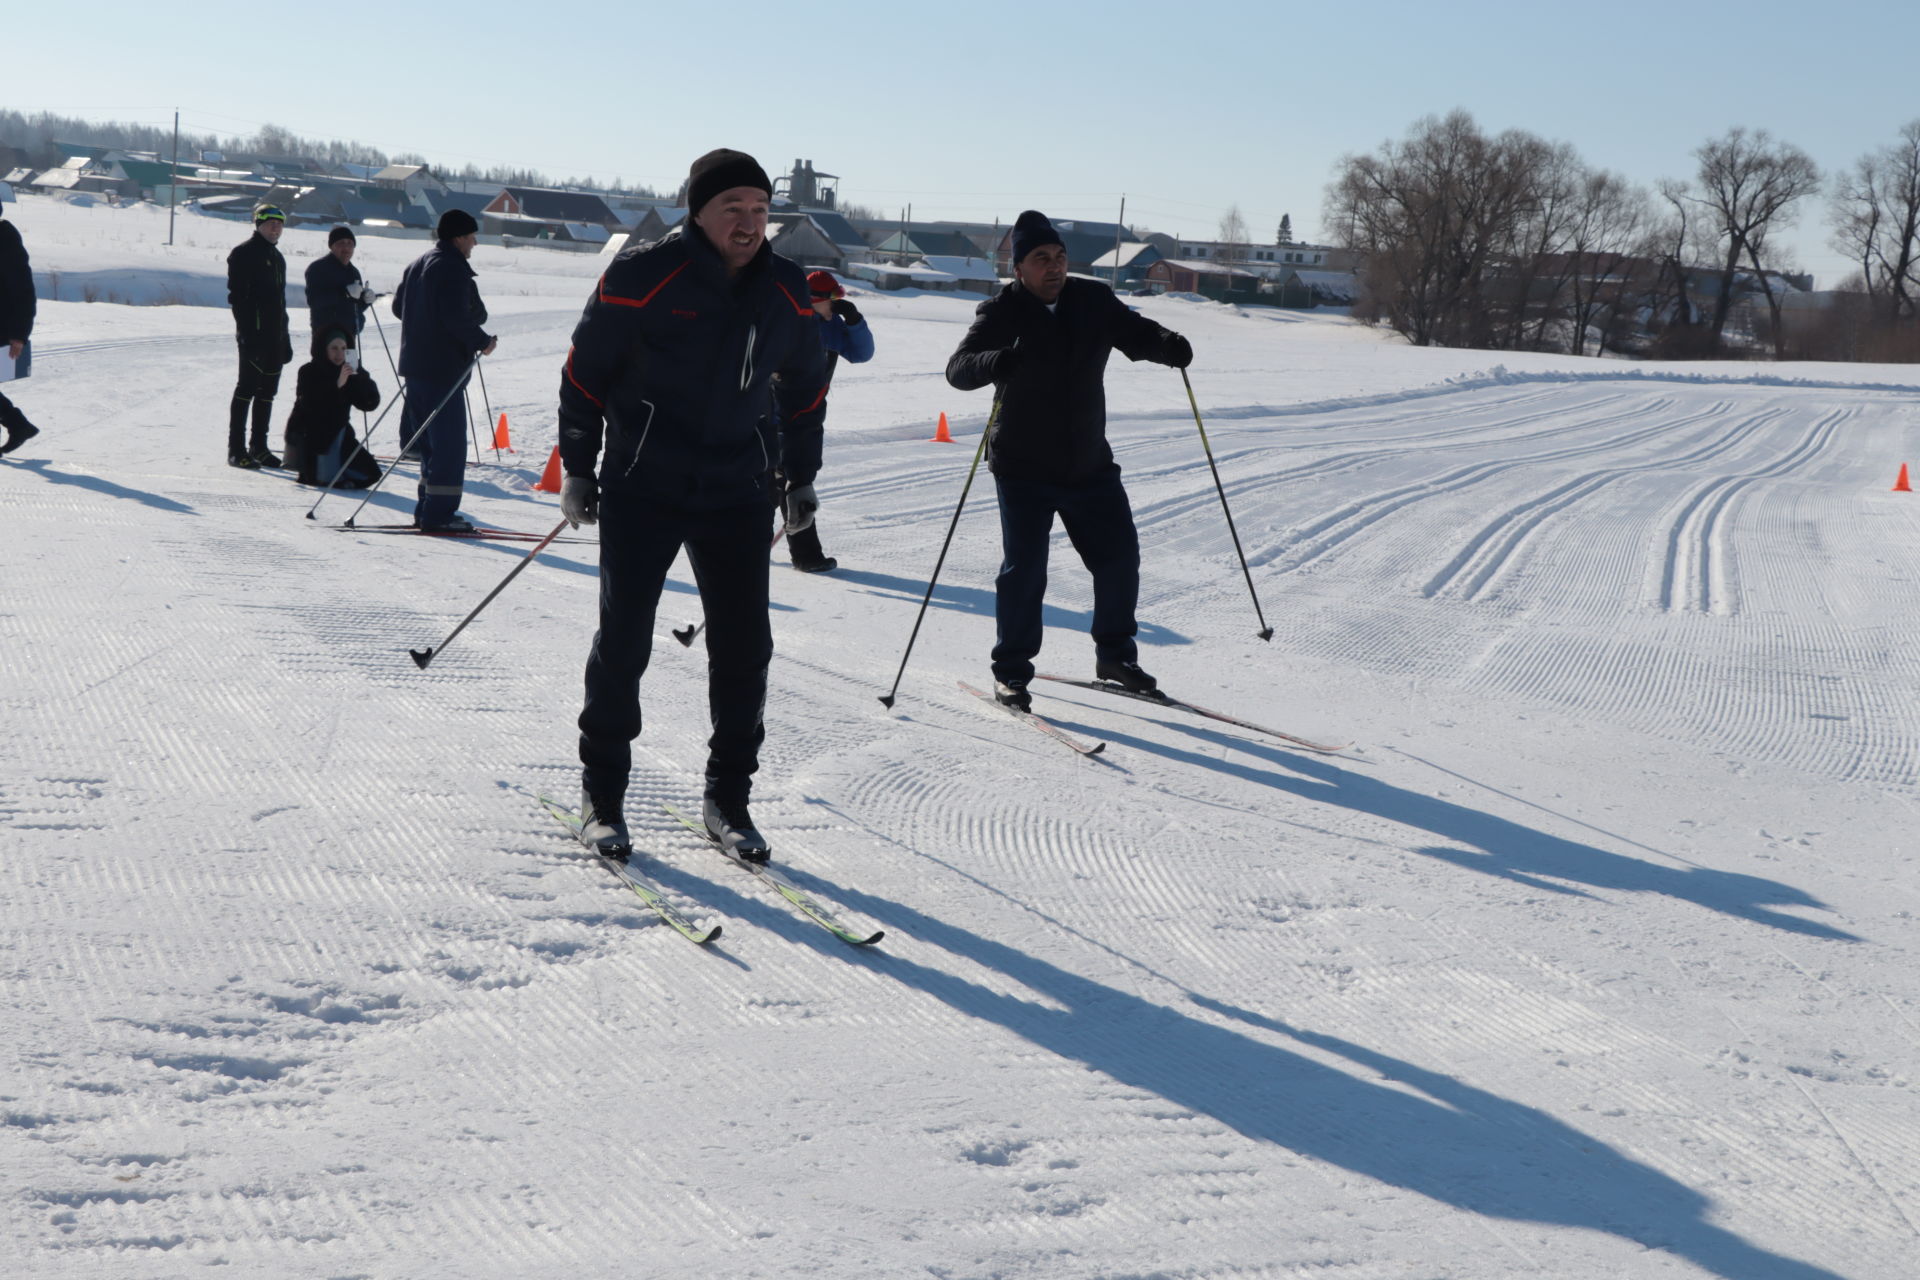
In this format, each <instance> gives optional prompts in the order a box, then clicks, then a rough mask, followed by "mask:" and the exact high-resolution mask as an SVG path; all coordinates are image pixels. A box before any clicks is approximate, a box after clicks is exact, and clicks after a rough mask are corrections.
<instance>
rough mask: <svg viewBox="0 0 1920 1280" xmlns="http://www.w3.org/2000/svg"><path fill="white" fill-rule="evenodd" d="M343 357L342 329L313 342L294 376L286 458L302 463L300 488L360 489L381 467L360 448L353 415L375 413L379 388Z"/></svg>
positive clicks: (345, 351)
mask: <svg viewBox="0 0 1920 1280" xmlns="http://www.w3.org/2000/svg"><path fill="white" fill-rule="evenodd" d="M347 353H348V347H347V335H346V332H345V330H342V329H330V330H328V331H327V332H325V333H324V334H322V335H320V338H317V339H316V340H315V341H314V344H313V359H311V360H309V361H307V363H305V364H303V365H301V366H300V372H299V373H298V374H296V375H294V381H293V413H292V414H291V415H290V416H289V417H288V418H287V454H288V456H289V457H298V458H299V459H300V464H299V474H300V483H301V484H324V485H332V486H333V487H334V488H336V489H364V488H366V487H367V486H368V485H370V484H372V483H373V482H374V480H376V479H377V478H379V475H380V468H379V467H378V466H377V465H375V463H374V461H373V458H372V457H370V456H369V455H368V454H367V452H366V450H364V449H361V448H359V443H360V442H359V439H358V438H357V437H356V436H355V435H354V432H353V411H354V410H355V409H358V410H360V412H362V413H372V412H373V411H374V410H375V409H378V408H379V407H380V388H379V387H377V386H375V385H374V381H373V377H372V375H370V374H369V373H368V372H367V371H366V370H365V369H361V368H357V367H356V366H355V363H354V361H352V360H351V359H349V358H348V354H347ZM342 468H344V469H345V474H342Z"/></svg>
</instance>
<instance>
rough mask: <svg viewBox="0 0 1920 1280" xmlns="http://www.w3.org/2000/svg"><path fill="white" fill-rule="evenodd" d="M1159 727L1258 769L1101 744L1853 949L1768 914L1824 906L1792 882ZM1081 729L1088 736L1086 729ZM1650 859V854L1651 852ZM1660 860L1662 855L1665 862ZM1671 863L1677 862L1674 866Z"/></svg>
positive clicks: (1797, 921)
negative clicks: (1632, 850) (1639, 854)
mask: <svg viewBox="0 0 1920 1280" xmlns="http://www.w3.org/2000/svg"><path fill="white" fill-rule="evenodd" d="M1155 723H1157V724H1161V725H1162V726H1163V727H1165V728H1169V729H1173V730H1174V731H1176V732H1178V733H1181V734H1185V735H1187V736H1188V737H1191V738H1194V739H1197V740H1199V741H1202V742H1206V743H1208V744H1210V745H1212V746H1215V747H1229V748H1231V749H1232V750H1233V751H1235V752H1237V753H1239V754H1240V755H1241V756H1243V757H1252V758H1253V759H1254V760H1256V761H1259V762H1262V763H1263V764H1267V765H1273V766H1278V767H1277V768H1265V767H1261V765H1260V764H1254V763H1241V762H1239V761H1236V760H1233V759H1221V758H1220V757H1218V756H1214V755H1209V754H1206V753H1204V752H1199V751H1190V750H1186V749H1184V748H1181V747H1178V746H1174V745H1172V744H1170V743H1167V742H1164V741H1154V740H1152V739H1148V738H1142V737H1138V736H1135V735H1132V734H1126V733H1114V732H1112V731H1111V730H1110V729H1109V730H1107V731H1105V732H1103V733H1101V736H1103V737H1105V738H1106V739H1107V741H1108V742H1110V743H1115V744H1123V745H1126V746H1130V747H1134V748H1136V749H1138V750H1140V751H1142V752H1145V753H1148V754H1152V755H1157V756H1159V757H1161V758H1162V759H1166V760H1174V761H1178V762H1180V763H1183V764H1192V765H1197V766H1199V767H1201V768H1205V769H1211V770H1213V771H1214V772H1216V773H1223V774H1227V775H1229V776H1232V777H1236V778H1242V779H1245V780H1246V781H1248V782H1254V783H1258V784H1260V785H1262V786H1266V787H1271V788H1273V789H1274V790H1276V791H1281V792H1285V793H1286V794H1289V795H1293V796H1297V797H1299V798H1300V799H1302V800H1307V801H1311V802H1313V803H1316V804H1324V805H1330V806H1334V807H1337V808H1342V809H1348V810H1351V811H1353V812H1355V813H1363V814H1367V815H1369V816H1371V817H1375V818H1383V819H1385V820H1387V821H1388V822H1392V823H1396V824H1398V825H1400V826H1403V827H1411V828H1413V829H1414V830H1417V831H1426V832H1429V833H1431V834H1433V835H1435V836H1438V837H1440V838H1441V839H1442V840H1443V841H1445V842H1446V843H1444V844H1435V845H1416V846H1412V851H1413V852H1415V853H1420V854H1423V855H1425V856H1427V857H1430V858H1433V859H1435V860H1437V861H1441V862H1447V863H1451V864H1453V865H1454V866H1457V867H1460V868H1462V869H1463V870H1468V871H1477V872H1479V873H1481V874H1482V875H1490V876H1497V877H1499V878H1500V879H1503V880H1510V881H1512V882H1514V883H1515V884H1522V885H1526V886H1527V887H1529V888H1533V889H1540V890H1543V891H1546V892H1549V893H1559V894H1570V895H1576V896H1583V897H1585V896H1592V895H1590V894H1588V893H1586V892H1585V890H1583V889H1582V888H1580V887H1577V886H1585V889H1591V890H1610V891H1614V892H1623V893H1653V894H1660V895H1662V896H1664V897H1668V898H1674V899H1678V900H1680V901H1683V902H1691V903H1693V904H1694V905H1696V906H1699V907H1704V908H1706V909H1707V910H1709V911H1716V912H1719V913H1720V914H1722V915H1728V916H1733V917H1735V918H1736V919H1741V920H1750V921H1752V922H1753V923H1755V924H1763V925H1768V926H1770V927H1772V928H1775V929H1782V930H1785V931H1787V932H1789V933H1799V934H1804V935H1806V936H1808V937H1812V938H1826V939H1829V940H1832V941H1838V942H1862V941H1864V939H1863V938H1861V937H1860V936H1859V935H1857V934H1853V933H1849V932H1847V931H1846V930H1844V929H1840V928H1836V927H1834V926H1832V925H1828V924H1823V923H1821V922H1820V921H1817V920H1805V919H1802V918H1800V917H1799V916H1794V915H1788V914H1787V913H1786V912H1784V911H1780V910H1775V909H1774V908H1780V907H1801V908H1807V909H1811V910H1821V911H1824V910H1827V909H1828V908H1827V904H1826V903H1824V902H1822V901H1820V899H1818V898H1816V897H1814V896H1813V895H1812V894H1810V893H1807V892H1806V891H1805V890H1803V889H1797V888H1795V887H1793V886H1792V885H1788V884H1782V883H1781V882H1780V881H1778V880H1768V879H1765V878H1764V877H1761V876H1750V875H1745V874H1742V873H1740V872H1735V871H1716V870H1714V869H1713V868H1711V867H1703V866H1700V865H1698V864H1695V863H1685V864H1683V865H1678V866H1663V865H1661V864H1659V863H1656V862H1651V861H1648V860H1646V859H1643V858H1636V857H1632V856H1630V855H1627V854H1622V853H1615V852H1612V851H1611V850H1608V849H1603V848H1601V847H1599V846H1598V845H1593V844H1587V843H1584V842H1582V841H1579V840H1574V839H1571V838H1568V837H1566V836H1558V835H1554V834H1552V833H1551V832H1548V831H1543V830H1541V829H1539V828H1538V827H1530V826H1528V825H1527V824H1525V823H1523V822H1519V821H1516V820H1514V819H1511V818H1503V817H1500V816H1498V815H1497V814H1491V813H1486V812H1483V811H1481V810H1478V809H1472V808H1469V807H1467V806H1466V805H1462V804H1457V803H1455V802H1453V801H1451V800H1443V799H1441V798H1440V797H1438V796H1429V795H1422V794H1420V793H1419V792H1416V791H1410V790H1408V789H1407V788H1405V787H1398V786H1395V785H1394V784H1392V783H1391V782H1388V781H1386V780H1384V779H1383V778H1379V777H1374V776H1370V775H1368V774H1365V773H1361V772H1358V771H1356V770H1355V769H1353V768H1351V767H1349V766H1348V765H1345V764H1342V763H1341V762H1339V761H1337V760H1334V759H1331V758H1329V757H1325V756H1318V755H1308V754H1306V753H1301V752H1293V751H1288V750H1286V749H1284V748H1281V747H1276V746H1270V745H1268V744H1266V743H1263V742H1254V741H1250V740H1248V739H1246V738H1242V737H1238V736H1235V735H1232V734H1227V733H1221V732H1218V731H1216V730H1213V729H1210V728H1205V727H1202V726H1200V725H1189V724H1183V723H1168V722H1165V721H1156V722H1155ZM1088 732H1090V733H1091V732H1097V731H1096V730H1092V729H1089V730H1088ZM1655 852H1657V851H1655ZM1666 856H1670V855H1666ZM1676 861H1678V859H1676Z"/></svg>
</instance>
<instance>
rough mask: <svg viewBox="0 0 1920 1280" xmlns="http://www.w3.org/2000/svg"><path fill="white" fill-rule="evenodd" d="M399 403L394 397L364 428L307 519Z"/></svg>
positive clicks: (369, 443) (370, 441)
mask: <svg viewBox="0 0 1920 1280" xmlns="http://www.w3.org/2000/svg"><path fill="white" fill-rule="evenodd" d="M400 401H401V397H395V398H394V399H392V400H389V401H387V407H386V408H384V409H382V410H381V411H380V416H379V417H377V418H375V419H374V420H373V425H372V426H371V427H368V428H366V434H365V435H363V436H361V437H360V439H359V440H357V441H355V442H354V446H353V452H352V453H351V454H349V455H348V456H347V460H346V461H345V462H343V463H341V464H340V469H339V470H338V471H336V472H334V473H333V478H332V479H331V480H328V481H327V487H326V488H325V489H322V490H321V491H320V496H319V497H317V498H315V499H314V500H313V505H312V506H311V507H308V508H307V519H309V520H311V519H313V518H314V514H313V513H314V512H316V511H318V510H319V509H320V504H321V503H323V502H325V501H326V500H327V497H328V495H330V494H331V493H332V492H333V487H334V486H335V485H337V484H339V483H340V477H341V476H344V475H345V474H347V472H348V471H349V470H351V469H352V467H353V461H354V459H355V458H358V457H359V456H360V455H361V454H363V453H368V451H369V448H370V446H371V445H372V444H373V433H374V432H376V431H378V430H379V429H380V424H381V423H383V422H385V421H386V420H387V415H388V414H389V413H392V412H393V406H395V405H397V404H399V403H400ZM360 416H361V417H362V418H363V419H364V418H365V417H366V416H367V415H366V414H365V413H362V414H361V415H360Z"/></svg>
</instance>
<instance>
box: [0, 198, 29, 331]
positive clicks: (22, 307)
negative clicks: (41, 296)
mask: <svg viewBox="0 0 1920 1280" xmlns="http://www.w3.org/2000/svg"><path fill="white" fill-rule="evenodd" d="M33 313H34V298H33V266H32V264H31V263H30V262H29V261H28V260H27V246H26V245H24V244H22V243H21V242H20V230H19V228H18V227H15V226H14V225H13V224H12V223H11V222H8V221H7V220H6V219H5V218H0V346H4V345H5V344H6V343H9V342H12V341H13V340H14V339H16V338H18V339H19V340H20V341H22V342H25V341H26V340H27V339H28V338H31V337H32V336H33Z"/></svg>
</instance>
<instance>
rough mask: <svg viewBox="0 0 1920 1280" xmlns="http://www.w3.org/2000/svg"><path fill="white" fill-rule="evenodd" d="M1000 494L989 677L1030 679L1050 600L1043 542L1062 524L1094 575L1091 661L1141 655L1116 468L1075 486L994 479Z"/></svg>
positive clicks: (1132, 534)
mask: <svg viewBox="0 0 1920 1280" xmlns="http://www.w3.org/2000/svg"><path fill="white" fill-rule="evenodd" d="M993 480H994V487H995V488H996V489H998V490H999V493H1000V547H1001V555H1002V557H1003V558H1002V560H1001V562H1000V576H999V577H997V578H995V579H994V584H993V585H994V620H995V623H996V627H997V636H996V643H995V644H994V646H993V676H994V679H996V680H1001V681H1018V682H1021V683H1024V682H1026V681H1029V680H1031V679H1033V659H1034V657H1035V655H1037V654H1038V653H1039V652H1040V639H1041V634H1042V631H1043V627H1044V621H1045V619H1044V610H1045V606H1046V594H1047V540H1048V538H1049V537H1050V536H1051V535H1052V533H1053V518H1054V517H1055V516H1056V515H1057V516H1059V517H1060V523H1061V524H1063V525H1065V526H1066V529H1067V538H1068V540H1069V541H1071V542H1072V543H1073V549H1074V550H1075V551H1078V552H1079V553H1080V559H1081V560H1082V561H1083V562H1084V563H1085V564H1086V566H1087V572H1089V573H1091V574H1092V575H1093V625H1092V627H1091V628H1090V629H1091V631H1092V632H1093V643H1094V651H1095V656H1096V657H1098V658H1100V659H1101V660H1103V661H1107V662H1133V661H1135V660H1136V659H1137V658H1138V656H1139V648H1138V646H1137V645H1136V643H1135V641H1134V636H1135V634H1136V633H1137V632H1138V630H1139V628H1138V625H1137V623H1136V622H1135V618H1134V613H1135V610H1136V608H1137V607H1138V605H1139V603H1140V537H1139V534H1138V533H1137V532H1136V531H1135V529H1134V526H1133V508H1132V507H1131V506H1129V505H1128V504H1127V491H1126V489H1125V488H1124V487H1123V486H1122V485H1121V483H1120V471H1119V468H1117V467H1116V468H1114V469H1113V470H1112V471H1110V472H1109V473H1107V474H1106V475H1104V476H1101V477H1099V478H1098V479H1095V480H1091V481H1088V482H1086V483H1084V484H1078V485H1063V484H1051V483H1049V482H1047V481H1044V480H1032V479H1025V478H1022V477H1017V476H1000V475H996V476H995V477H994V478H993Z"/></svg>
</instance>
